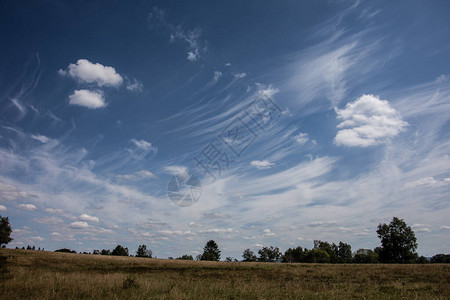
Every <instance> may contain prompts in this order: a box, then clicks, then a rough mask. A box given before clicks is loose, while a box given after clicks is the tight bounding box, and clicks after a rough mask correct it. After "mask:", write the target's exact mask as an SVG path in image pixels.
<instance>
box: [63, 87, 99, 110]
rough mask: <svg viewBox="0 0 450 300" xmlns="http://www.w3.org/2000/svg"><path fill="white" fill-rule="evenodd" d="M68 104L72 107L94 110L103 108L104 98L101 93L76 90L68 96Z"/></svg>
mask: <svg viewBox="0 0 450 300" xmlns="http://www.w3.org/2000/svg"><path fill="white" fill-rule="evenodd" d="M69 103H70V104H72V105H79V106H84V107H87V108H91V109H95V108H101V107H105V106H106V103H105V98H104V97H103V94H102V93H101V92H94V91H89V90H76V91H74V93H73V94H72V95H70V96H69Z"/></svg>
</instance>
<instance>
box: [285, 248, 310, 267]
mask: <svg viewBox="0 0 450 300" xmlns="http://www.w3.org/2000/svg"><path fill="white" fill-rule="evenodd" d="M281 259H282V262H289V263H293V262H304V261H305V253H304V252H303V248H302V247H301V246H298V247H297V248H294V249H292V248H289V249H287V250H286V251H285V252H284V255H283V256H282V258H281Z"/></svg>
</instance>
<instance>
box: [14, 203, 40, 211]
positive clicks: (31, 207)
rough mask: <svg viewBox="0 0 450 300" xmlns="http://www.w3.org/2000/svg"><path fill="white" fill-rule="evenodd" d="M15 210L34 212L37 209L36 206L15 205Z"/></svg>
mask: <svg viewBox="0 0 450 300" xmlns="http://www.w3.org/2000/svg"><path fill="white" fill-rule="evenodd" d="M17 208H20V209H24V210H36V209H37V207H36V205H34V204H29V203H28V204H19V205H17Z"/></svg>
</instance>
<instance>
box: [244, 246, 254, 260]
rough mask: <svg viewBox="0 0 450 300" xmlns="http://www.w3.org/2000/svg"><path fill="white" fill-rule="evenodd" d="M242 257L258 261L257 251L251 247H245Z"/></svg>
mask: <svg viewBox="0 0 450 300" xmlns="http://www.w3.org/2000/svg"><path fill="white" fill-rule="evenodd" d="M242 258H243V259H244V261H256V255H255V253H254V252H253V251H252V250H250V249H245V250H244V252H243V253H242Z"/></svg>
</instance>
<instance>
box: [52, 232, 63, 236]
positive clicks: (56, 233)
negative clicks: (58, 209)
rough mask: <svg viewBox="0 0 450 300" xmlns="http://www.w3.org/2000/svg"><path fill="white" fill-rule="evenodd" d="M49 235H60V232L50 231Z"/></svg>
mask: <svg viewBox="0 0 450 300" xmlns="http://www.w3.org/2000/svg"><path fill="white" fill-rule="evenodd" d="M50 235H51V236H61V233H59V232H52V233H50Z"/></svg>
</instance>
